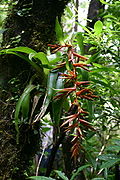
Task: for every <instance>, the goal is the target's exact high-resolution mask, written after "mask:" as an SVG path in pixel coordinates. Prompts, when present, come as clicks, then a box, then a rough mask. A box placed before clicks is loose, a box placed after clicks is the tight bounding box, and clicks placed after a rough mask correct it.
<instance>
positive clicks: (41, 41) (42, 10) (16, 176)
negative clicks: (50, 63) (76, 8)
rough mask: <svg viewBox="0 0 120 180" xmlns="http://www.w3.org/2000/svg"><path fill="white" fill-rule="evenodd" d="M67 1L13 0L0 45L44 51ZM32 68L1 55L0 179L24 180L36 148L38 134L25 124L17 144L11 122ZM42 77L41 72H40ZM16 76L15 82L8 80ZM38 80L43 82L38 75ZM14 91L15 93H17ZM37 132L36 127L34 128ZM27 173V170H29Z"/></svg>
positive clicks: (52, 36) (18, 60)
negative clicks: (16, 100) (17, 97)
mask: <svg viewBox="0 0 120 180" xmlns="http://www.w3.org/2000/svg"><path fill="white" fill-rule="evenodd" d="M68 1H69V0H62V1H61V0H18V1H17V2H16V1H14V0H13V3H14V5H13V8H12V9H11V11H10V12H9V14H8V17H7V18H6V21H5V25H4V26H5V29H6V31H5V32H4V35H3V42H2V48H10V47H16V46H27V47H30V48H33V49H34V50H36V51H44V52H45V51H46V48H47V44H48V43H54V42H55V41H56V39H55V30H54V29H55V20H56V17H57V16H58V17H59V19H60V18H61V15H62V13H63V11H64V8H65V6H66V5H67V3H68ZM32 73H33V70H32V69H31V67H30V66H29V65H28V64H27V63H25V62H24V61H23V60H21V59H19V58H17V57H14V56H8V55H6V56H2V57H1V58H0V84H1V88H0V99H1V100H0V107H1V113H0V126H1V130H0V141H1V144H0V162H1V164H0V179H1V180H7V179H11V180H24V179H26V176H25V174H24V173H25V171H26V170H27V169H28V167H29V164H30V161H31V159H32V157H33V156H34V155H35V153H36V151H37V150H38V149H39V144H40V137H39V133H37V134H34V129H32V127H28V125H24V126H23V127H21V135H20V143H19V144H18V145H17V144H16V139H15V136H16V135H15V128H14V124H13V120H14V116H13V114H14V109H15V101H14V100H12V99H11V97H15V96H17V95H18V96H19V94H21V92H22V91H23V89H24V88H25V86H26V84H27V82H28V81H29V79H30V78H31V74H32ZM41 76H42V72H41ZM12 78H15V80H14V84H13V85H12V84H10V83H9V81H10V80H11V79H12ZM39 81H40V83H41V84H42V83H43V79H42V78H41V79H40V80H39ZM16 90H17V92H16ZM36 130H37V131H39V127H37V129H36ZM28 174H29V172H28Z"/></svg>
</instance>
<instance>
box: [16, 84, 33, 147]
mask: <svg viewBox="0 0 120 180" xmlns="http://www.w3.org/2000/svg"><path fill="white" fill-rule="evenodd" d="M35 87H36V86H34V85H32V84H30V85H28V86H27V87H26V88H25V90H24V92H23V94H22V95H21V96H20V98H19V100H18V102H17V104H16V109H15V129H16V131H17V144H18V143H19V123H20V122H19V113H20V110H21V107H22V106H23V103H24V100H25V98H26V96H27V95H28V94H29V93H30V92H31V91H32V90H33V89H34V88H35Z"/></svg>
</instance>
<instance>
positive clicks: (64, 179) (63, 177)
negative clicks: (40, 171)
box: [55, 170, 69, 180]
mask: <svg viewBox="0 0 120 180" xmlns="http://www.w3.org/2000/svg"><path fill="white" fill-rule="evenodd" d="M55 172H56V173H57V174H58V176H59V177H60V178H62V179H63V180H69V179H68V178H67V177H66V176H65V174H64V173H63V172H61V171H58V170H55Z"/></svg>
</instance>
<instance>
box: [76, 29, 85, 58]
mask: <svg viewBox="0 0 120 180" xmlns="http://www.w3.org/2000/svg"><path fill="white" fill-rule="evenodd" d="M76 39H77V43H78V46H79V48H80V51H81V55H84V44H83V40H84V36H83V33H82V32H79V33H77V35H76Z"/></svg>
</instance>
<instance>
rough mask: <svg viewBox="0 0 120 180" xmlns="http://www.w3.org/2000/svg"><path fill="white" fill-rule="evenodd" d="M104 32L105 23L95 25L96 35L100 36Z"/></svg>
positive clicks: (99, 22)
mask: <svg viewBox="0 0 120 180" xmlns="http://www.w3.org/2000/svg"><path fill="white" fill-rule="evenodd" d="M102 30H103V23H102V22H101V21H100V20H99V21H97V22H96V23H95V24H94V32H95V35H100V34H101V33H102Z"/></svg>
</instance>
